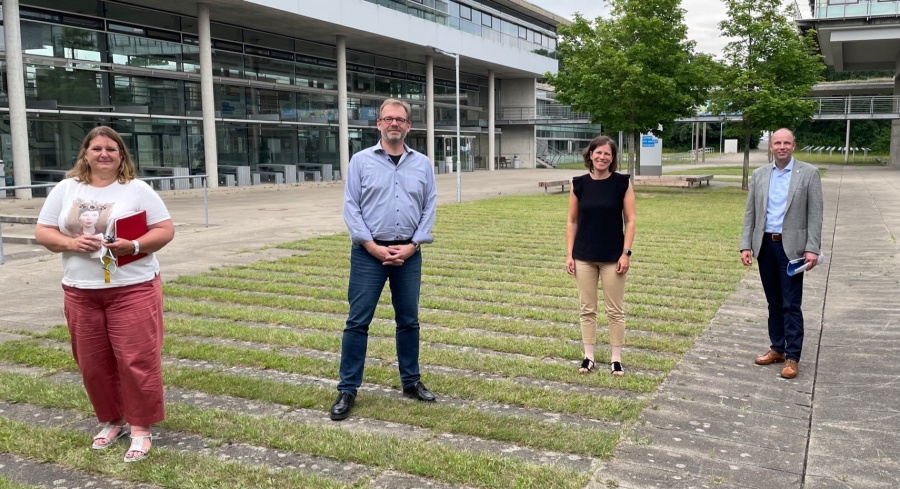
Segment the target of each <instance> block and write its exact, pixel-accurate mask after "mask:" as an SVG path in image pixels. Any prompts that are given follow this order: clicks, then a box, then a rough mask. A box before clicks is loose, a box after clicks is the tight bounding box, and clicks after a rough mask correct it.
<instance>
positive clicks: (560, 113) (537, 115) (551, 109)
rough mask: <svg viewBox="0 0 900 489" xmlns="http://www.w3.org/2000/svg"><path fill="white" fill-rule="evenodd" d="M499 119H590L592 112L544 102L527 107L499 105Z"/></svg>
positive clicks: (497, 115) (497, 114) (497, 113)
mask: <svg viewBox="0 0 900 489" xmlns="http://www.w3.org/2000/svg"><path fill="white" fill-rule="evenodd" d="M496 117H497V119H498V120H505V121H532V120H537V119H554V120H590V114H588V113H586V112H576V111H575V110H573V109H572V107H571V106H569V105H562V104H543V105H538V106H537V107H534V106H525V107H499V108H498V109H497V112H496Z"/></svg>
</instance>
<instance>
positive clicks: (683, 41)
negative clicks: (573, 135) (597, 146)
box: [546, 0, 713, 175]
mask: <svg viewBox="0 0 900 489" xmlns="http://www.w3.org/2000/svg"><path fill="white" fill-rule="evenodd" d="M610 5H611V7H612V12H611V17H610V18H601V17H598V18H597V19H596V20H594V22H593V24H592V23H591V22H589V21H588V20H586V19H584V18H583V17H581V16H580V15H577V14H576V16H575V20H574V22H573V23H572V24H571V25H569V26H560V27H559V34H560V38H561V41H560V42H559V45H558V48H557V49H558V53H559V57H560V59H561V60H562V62H561V67H560V70H559V72H558V73H557V74H555V75H554V74H550V73H548V74H547V75H546V76H547V81H548V83H550V84H551V85H553V86H554V87H555V88H556V94H557V95H556V98H557V100H559V101H560V102H562V103H565V104H569V105H571V106H572V107H573V108H574V109H575V110H576V111H579V112H585V113H589V114H591V122H592V123H594V124H602V125H603V127H604V132H607V133H609V132H610V131H623V132H624V133H626V134H627V135H628V137H629V138H630V139H631V144H630V149H631V151H632V152H634V153H633V154H632V155H630V156H629V158H628V160H629V161H633V162H634V165H633V167H632V171H631V174H632V175H639V174H640V152H639V151H636V152H635V151H634V150H635V149H636V148H639V147H640V144H639V142H640V135H641V134H644V133H648V132H652V133H654V134H656V135H657V136H659V135H660V134H661V131H660V130H659V126H660V125H661V124H662V125H663V126H666V125H669V124H671V123H673V122H674V121H675V119H678V118H680V117H684V116H687V115H690V114H691V113H692V111H693V108H694V107H695V106H697V105H699V104H700V102H702V101H703V100H704V99H705V94H706V90H707V87H708V84H707V81H708V77H707V74H708V73H707V72H708V71H709V70H710V69H711V67H712V65H713V63H712V60H711V59H710V58H709V56H706V55H696V54H694V52H693V50H694V45H695V43H694V42H693V41H689V40H688V39H687V27H686V26H685V24H684V10H683V9H682V8H681V2H680V0H610Z"/></svg>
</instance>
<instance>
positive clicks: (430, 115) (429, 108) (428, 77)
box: [425, 56, 441, 168]
mask: <svg viewBox="0 0 900 489" xmlns="http://www.w3.org/2000/svg"><path fill="white" fill-rule="evenodd" d="M425 137H426V138H427V139H428V145H427V146H426V148H427V151H428V155H427V156H428V159H429V160H431V164H432V165H437V166H438V168H440V165H441V162H439V161H437V160H435V153H434V56H426V57H425Z"/></svg>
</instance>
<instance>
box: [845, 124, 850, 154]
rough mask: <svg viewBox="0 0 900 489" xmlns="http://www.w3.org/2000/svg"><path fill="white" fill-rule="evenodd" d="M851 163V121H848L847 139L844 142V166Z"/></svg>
mask: <svg viewBox="0 0 900 489" xmlns="http://www.w3.org/2000/svg"><path fill="white" fill-rule="evenodd" d="M849 161H850V119H847V137H846V138H845V141H844V164H847V162H849Z"/></svg>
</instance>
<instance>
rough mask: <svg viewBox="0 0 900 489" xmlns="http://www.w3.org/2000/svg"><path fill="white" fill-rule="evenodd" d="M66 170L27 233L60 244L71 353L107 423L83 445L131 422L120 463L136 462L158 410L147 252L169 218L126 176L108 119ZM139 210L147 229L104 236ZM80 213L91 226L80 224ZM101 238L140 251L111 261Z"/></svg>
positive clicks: (128, 166)
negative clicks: (117, 220) (131, 236)
mask: <svg viewBox="0 0 900 489" xmlns="http://www.w3.org/2000/svg"><path fill="white" fill-rule="evenodd" d="M66 177H67V178H66V179H65V180H63V181H62V182H60V183H59V184H58V185H56V187H54V188H53V190H52V191H51V192H50V195H48V196H47V200H46V202H44V206H43V207H42V208H41V213H40V216H39V217H38V223H37V227H36V228H35V231H34V235H35V238H37V241H38V243H40V244H41V245H43V246H45V247H46V248H47V249H48V250H50V251H52V252H55V253H62V263H63V279H62V287H63V291H64V308H65V315H66V322H67V323H68V326H69V336H71V339H72V353H73V355H74V357H75V361H76V363H78V368H79V369H80V370H81V376H82V381H83V383H84V387H85V390H86V391H87V394H88V397H89V398H90V400H91V405H92V406H93V407H94V412H95V413H96V415H97V419H98V420H99V421H100V422H101V423H105V424H106V425H105V426H104V428H103V429H102V430H101V431H100V433H99V434H97V436H95V437H94V440H93V444H92V445H91V447H92V448H94V449H95V450H103V449H106V448H107V447H109V446H110V445H111V444H112V442H114V441H116V440H117V439H119V438H120V437H122V436H124V435H127V434H129V431H130V434H131V445H130V447H129V449H128V451H127V452H125V462H136V461H138V460H141V459H143V458H145V457H146V456H147V453H148V452H149V450H150V445H151V437H150V426H151V425H152V424H154V423H158V422H160V421H162V420H163V419H164V418H165V413H164V410H163V384H162V342H163V299H162V285H161V283H160V278H159V262H158V261H157V260H156V256H155V255H154V252H155V251H159V250H160V249H162V247H164V246H165V245H166V244H167V243H169V241H171V240H172V238H173V237H174V236H175V227H174V225H173V224H172V218H171V217H170V216H169V211H168V210H167V209H166V206H165V204H164V203H163V201H162V199H160V198H159V195H157V193H156V192H155V191H153V189H152V188H150V186H149V185H147V184H146V183H144V182H142V181H140V180H136V179H135V168H134V164H133V163H132V161H131V156H130V155H129V154H128V150H127V149H126V148H125V143H124V141H123V140H122V137H121V136H119V134H118V133H117V132H116V131H114V130H113V129H110V128H109V127H105V126H100V127H95V128H94V129H92V130H91V131H90V132H88V134H87V136H85V138H84V142H83V143H82V144H81V151H80V152H79V153H78V159H77V160H76V161H75V166H74V168H72V170H70V171H69V173H68V174H66ZM138 210H143V211H146V213H147V233H146V234H144V235H143V236H139V237H137V239H134V240H128V239H122V238H117V239H115V241H112V242H104V241H103V239H102V233H103V231H105V230H106V229H107V226H108V224H109V222H110V221H111V220H113V219H115V218H117V217H118V216H122V215H126V214H131V213H133V212H134V211H138ZM86 212H89V213H91V214H90V219H89V221H91V222H92V223H93V226H90V225H87V226H86V222H85V217H84V216H85V213H86ZM88 224H90V223H88ZM86 227H87V228H92V229H90V230H92V231H96V233H88V232H87V231H85V229H86ZM101 245H102V246H104V247H105V248H106V251H104V253H105V254H106V255H107V256H108V255H110V254H111V255H112V256H113V257H119V256H122V255H137V254H138V253H147V255H146V256H143V257H142V258H139V259H137V260H135V261H133V262H131V263H128V264H127V265H122V266H120V267H114V266H110V264H109V263H106V264H104V261H103V258H102V257H98V253H97V252H100V251H101ZM92 254H93V256H92ZM129 425H130V428H129Z"/></svg>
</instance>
